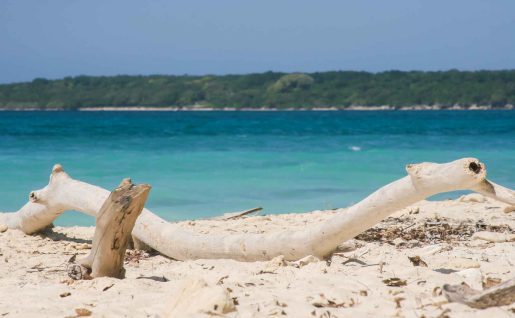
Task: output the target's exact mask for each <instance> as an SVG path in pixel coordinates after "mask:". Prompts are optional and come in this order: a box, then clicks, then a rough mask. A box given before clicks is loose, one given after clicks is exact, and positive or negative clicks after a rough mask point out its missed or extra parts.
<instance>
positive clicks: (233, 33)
mask: <svg viewBox="0 0 515 318" xmlns="http://www.w3.org/2000/svg"><path fill="white" fill-rule="evenodd" d="M451 68H457V69H461V70H477V69H506V68H509V69H513V68H515V1H514V0H495V1H485V0H452V1H449V0H405V1H404V0H403V1H396V0H388V1H386V0H375V1H370V0H352V1H343V0H337V1H324V0H320V1H313V0H311V1H303V0H292V1H290V0H259V1H245V0H235V1H226V0H204V1H201V0H188V1H180V2H179V1H161V0H152V1H141V0H139V1H132V0H104V1H96V0H89V1H81V0H53V1H41V0H33V1H30V0H1V1H0V82H1V83H8V82H18V81H27V80H32V79H33V78H36V77H45V78H61V77H64V76H69V75H80V74H86V75H115V74H186V73H187V74H227V73H249V72H264V71H268V70H273V71H288V72H289V71H301V72H302V71H303V72H310V71H324V70H366V71H374V72H376V71H383V70H391V69H398V70H443V69H451Z"/></svg>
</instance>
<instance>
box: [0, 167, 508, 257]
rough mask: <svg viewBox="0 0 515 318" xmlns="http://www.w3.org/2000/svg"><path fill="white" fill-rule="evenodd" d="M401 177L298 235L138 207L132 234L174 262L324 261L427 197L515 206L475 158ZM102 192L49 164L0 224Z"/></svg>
mask: <svg viewBox="0 0 515 318" xmlns="http://www.w3.org/2000/svg"><path fill="white" fill-rule="evenodd" d="M406 170H407V172H408V176H406V177H404V178H401V179H399V180H397V181H394V182H392V183H390V184H388V185H386V186H384V187H382V188H381V189H379V190H377V191H376V192H374V193H372V194H371V195H369V196H368V197H367V198H365V199H363V200H362V201H361V202H359V203H357V204H355V205H354V206H352V207H350V208H348V209H347V210H346V211H344V212H341V213H338V214H336V215H335V216H334V217H332V218H331V219H329V220H327V221H326V222H323V223H318V224H311V225H309V226H307V227H306V228H305V229H303V230H295V231H290V230H285V231H281V232H274V233H264V234H232V235H203V234H197V233H193V232H190V231H186V230H184V229H182V228H180V227H179V226H178V225H176V224H172V223H168V222H166V221H164V220H163V219H161V218H160V217H158V216H157V215H155V214H154V213H152V212H150V211H149V210H147V209H144V210H143V212H142V213H141V216H140V217H139V218H138V220H137V222H136V226H135V227H134V231H133V235H134V237H136V238H137V239H139V240H140V241H142V242H143V243H145V244H147V245H149V246H150V247H152V248H154V249H155V250H157V251H158V252H160V253H162V254H164V255H166V256H168V257H171V258H175V259H178V260H185V259H199V258H232V259H237V260H243V261H255V260H268V259H271V258H273V257H275V256H278V255H284V257H285V259H286V260H297V259H300V258H302V257H304V256H307V255H314V256H317V257H325V256H327V255H329V254H330V253H331V252H333V251H334V250H335V249H336V247H337V246H338V245H339V244H340V243H341V242H343V241H345V240H348V239H351V238H353V237H354V236H356V235H357V234H359V233H361V232H363V231H365V230H367V229H369V228H370V227H372V226H374V225H375V224H377V223H378V222H380V221H381V220H383V219H385V218H386V217H387V216H389V215H390V214H392V213H394V212H395V211H398V210H400V209H402V208H404V207H406V206H409V205H411V204H413V203H416V202H418V201H420V200H422V199H424V198H426V197H428V196H432V195H435V194H437V193H441V192H447V191H455V190H472V191H478V192H480V193H482V194H484V195H486V196H489V197H492V198H494V199H497V200H500V201H502V202H505V203H508V204H511V205H515V192H514V191H513V190H510V189H507V188H504V187H502V186H500V185H497V184H495V183H493V182H491V181H488V180H486V169H485V166H484V165H483V164H482V163H480V162H479V161H478V160H477V159H474V158H464V159H460V160H456V161H452V162H449V163H444V164H436V163H427V162H425V163H420V164H413V165H408V166H407V167H406ZM108 195H109V192H108V191H107V190H105V189H102V188H99V187H96V186H93V185H90V184H87V183H83V182H80V181H77V180H73V179H72V178H70V177H69V176H68V175H67V174H66V173H65V172H64V171H63V170H62V167H61V166H59V165H56V166H55V167H54V169H53V171H52V175H51V177H50V183H49V184H48V185H47V186H46V187H45V188H43V189H42V190H39V191H35V192H32V193H31V195H30V202H28V203H27V204H26V205H25V206H23V207H22V208H21V209H20V210H19V211H18V212H14V213H3V214H2V213H0V223H2V222H3V223H4V224H6V225H7V226H8V227H9V228H16V229H20V230H22V231H24V232H25V233H34V232H36V231H38V230H40V229H42V228H44V227H46V226H48V225H49V224H50V223H51V222H52V221H53V220H54V219H55V218H57V217H58V216H59V214H61V213H62V212H63V211H65V210H76V211H81V212H84V213H86V214H89V215H92V216H96V215H97V213H98V211H99V210H100V207H101V205H102V202H104V201H105V199H106V198H107V196H108Z"/></svg>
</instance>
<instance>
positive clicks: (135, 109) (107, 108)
mask: <svg viewBox="0 0 515 318" xmlns="http://www.w3.org/2000/svg"><path fill="white" fill-rule="evenodd" d="M513 109H515V107H514V106H513V105H506V106H504V107H492V106H476V105H472V106H468V107H465V106H458V105H454V106H450V107H448V106H447V107H446V106H428V105H416V106H399V107H397V106H349V107H306V108H294V107H287V108H272V107H260V108H251V107H243V108H236V107H220V108H218V107H198V106H186V107H146V106H121V107H116V106H102V107H81V108H77V109H67V108H34V107H27V108H25V107H23V108H0V111H82V112H101V111H110V112H113V111H125V112H129V111H133V112H140V111H152V112H156V111H163V112H181V111H186V112H191V111H200V112H206V111H207V112H209V111H226V112H237V111H254V112H257V111H263V112H274V111H406V110H408V111H410V110H433V111H437V110H513Z"/></svg>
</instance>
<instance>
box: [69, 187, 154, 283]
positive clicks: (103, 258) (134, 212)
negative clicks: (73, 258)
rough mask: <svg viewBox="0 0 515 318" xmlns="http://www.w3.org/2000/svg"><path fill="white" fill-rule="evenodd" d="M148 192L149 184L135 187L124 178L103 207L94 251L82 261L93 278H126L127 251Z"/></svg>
mask: <svg viewBox="0 0 515 318" xmlns="http://www.w3.org/2000/svg"><path fill="white" fill-rule="evenodd" d="M149 191H150V186H149V185H147V184H140V185H134V184H133V183H132V182H131V180H130V179H124V180H123V181H122V183H121V184H120V186H119V187H118V188H116V189H114V191H113V192H111V194H110V195H109V197H108V198H107V200H106V201H105V202H104V204H103V205H102V207H101V208H100V212H99V213H98V216H97V220H96V227H95V235H94V236H93V246H92V248H91V252H90V254H89V255H88V257H86V258H85V259H83V260H81V261H79V263H80V265H82V266H84V267H86V268H87V269H89V270H90V271H91V273H90V275H91V276H92V277H102V276H109V277H116V278H123V277H124V276H125V271H124V269H123V261H124V258H125V250H126V249H127V245H128V243H129V240H130V238H131V232H132V229H133V228H134V225H135V224H136V219H137V218H138V216H139V215H140V213H141V211H142V210H143V206H144V205H145V202H146V201H147V197H148V193H149Z"/></svg>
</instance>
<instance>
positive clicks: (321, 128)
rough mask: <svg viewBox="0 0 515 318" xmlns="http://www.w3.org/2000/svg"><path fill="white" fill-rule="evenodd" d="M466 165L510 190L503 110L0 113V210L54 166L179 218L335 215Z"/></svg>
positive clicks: (510, 125) (510, 126)
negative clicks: (135, 189) (476, 164)
mask: <svg viewBox="0 0 515 318" xmlns="http://www.w3.org/2000/svg"><path fill="white" fill-rule="evenodd" d="M467 156H473V157H478V158H480V159H481V160H482V161H483V162H485V163H486V164H487V167H488V174H489V177H490V178H492V179H493V180H495V181H496V182H498V183H501V184H504V185H507V186H510V187H512V188H513V187H515V111H406V112H404V111H392V112H373V111H371V112H0V176H1V177H0V210H3V211H9V210H17V209H18V208H19V207H21V206H22V205H23V204H24V203H25V202H26V201H27V197H28V193H29V192H30V191H31V190H35V189H39V188H41V187H43V186H45V185H46V184H47V182H48V176H49V174H50V170H51V168H52V165H53V164H54V163H61V164H62V165H63V166H64V168H65V170H66V171H67V172H68V173H69V174H70V175H71V176H73V177H75V178H77V179H80V180H83V181H86V182H90V183H93V184H96V185H100V186H102V187H105V188H107V189H113V188H114V187H116V186H117V185H118V184H119V183H120V181H121V180H122V178H124V177H128V176H130V177H131V178H132V179H133V181H135V182H137V183H150V184H151V185H152V186H153V189H152V191H151V193H150V197H149V200H148V202H147V207H148V208H150V209H151V210H153V211H154V212H156V213H157V214H159V215H161V216H162V217H164V218H166V219H168V220H181V219H195V218H202V217H208V216H215V215H219V214H222V213H224V212H234V211H239V210H245V209H248V208H253V207H257V206H262V207H264V208H265V210H264V212H265V213H281V212H303V211H310V210H315V209H330V208H338V207H345V206H348V205H350V204H352V203H354V202H357V201H359V200H360V199H361V198H363V197H365V196H366V195H367V194H369V193H370V192H371V191H373V190H375V189H377V188H378V187H381V186H382V185H384V184H386V183H388V182H390V181H393V180H395V179H396V178H399V177H402V176H404V175H405V171H404V166H405V164H407V163H413V162H420V161H436V162H444V161H450V160H454V159H457V158H461V157H467ZM456 195H457V194H456V193H454V194H445V195H440V196H439V197H438V198H439V199H442V198H450V197H455V196H456ZM56 223H57V224H59V225H92V224H94V221H93V219H91V218H89V217H87V216H83V215H80V214H78V213H66V214H65V215H64V216H62V217H61V218H59V219H58V221H57V222H56Z"/></svg>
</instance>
